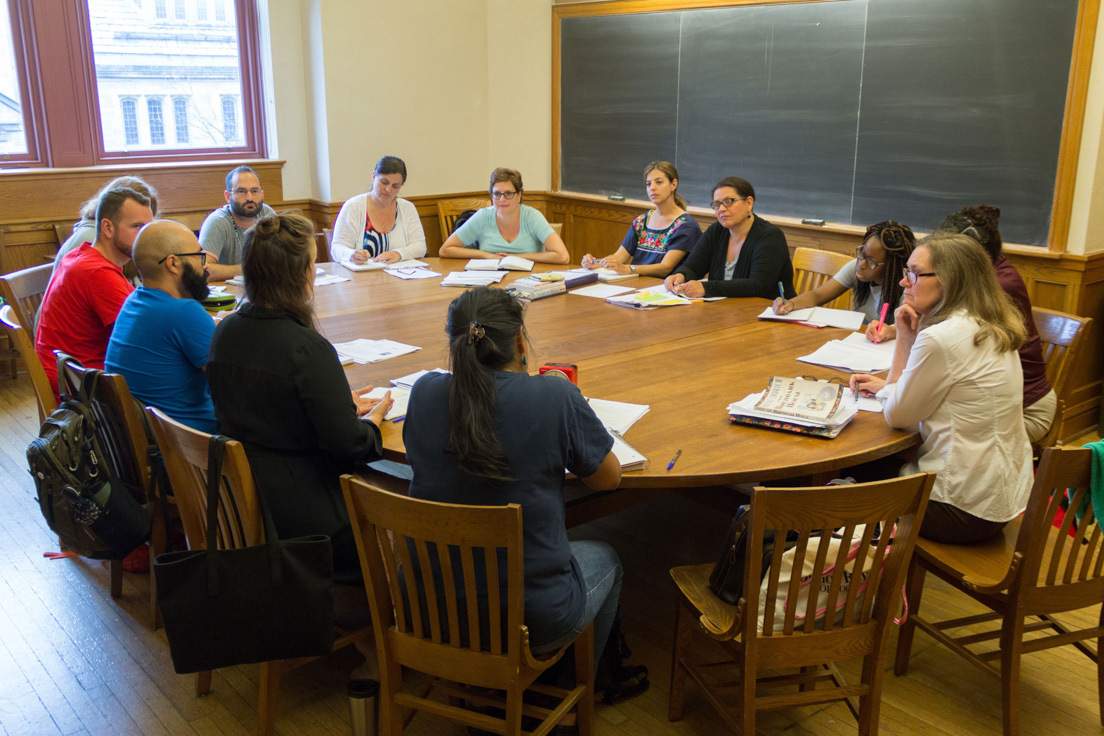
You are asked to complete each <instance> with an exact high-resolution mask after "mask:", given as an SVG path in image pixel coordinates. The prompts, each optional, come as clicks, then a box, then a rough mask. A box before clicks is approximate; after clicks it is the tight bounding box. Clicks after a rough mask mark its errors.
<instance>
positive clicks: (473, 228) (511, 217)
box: [439, 168, 570, 264]
mask: <svg viewBox="0 0 1104 736" xmlns="http://www.w3.org/2000/svg"><path fill="white" fill-rule="evenodd" d="M523 189H524V187H523V186H522V184H521V174H520V173H518V172H517V171H514V170H513V169H503V168H498V169H495V170H494V171H492V172H491V189H490V195H491V200H492V202H493V203H492V204H491V206H490V207H484V208H483V209H481V210H479V211H478V212H476V213H475V214H474V215H472V216H471V217H470V218H468V221H467V222H465V223H464V224H463V225H461V226H460V227H458V228H457V229H456V232H454V233H453V234H452V235H450V236H449V237H448V240H446V241H445V242H444V244H443V245H442V246H441V251H440V253H439V255H440V256H441V258H501V257H502V256H517V257H518V258H525V259H527V260H530V261H534V262H536V263H557V264H563V263H569V262H570V256H568V254H567V246H566V245H564V242H563V240H561V239H560V236H559V235H557V234H556V232H555V231H554V230H553V229H552V226H551V225H549V224H548V220H546V219H544V215H542V214H541V213H540V212H539V211H537V210H535V209H533V208H532V207H530V206H528V205H525V204H522V203H521V196H522V195H521V193H522V191H523Z"/></svg>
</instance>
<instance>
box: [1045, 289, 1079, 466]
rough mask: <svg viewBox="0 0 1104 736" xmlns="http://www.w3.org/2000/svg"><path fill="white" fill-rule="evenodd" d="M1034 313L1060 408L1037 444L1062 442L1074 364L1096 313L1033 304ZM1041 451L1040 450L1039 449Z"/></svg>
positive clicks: (1049, 444)
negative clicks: (1087, 314) (1085, 314)
mask: <svg viewBox="0 0 1104 736" xmlns="http://www.w3.org/2000/svg"><path fill="white" fill-rule="evenodd" d="M1031 316H1032V317H1033V318H1034V320H1035V327H1036V329H1038V330H1039V338H1040V339H1041V340H1042V343H1043V361H1044V362H1045V363H1046V374H1047V380H1048V381H1050V385H1051V387H1052V388H1053V389H1054V393H1055V394H1056V395H1057V396H1058V409H1057V411H1055V412H1054V423H1053V424H1051V425H1050V431H1049V432H1047V433H1046V436H1045V437H1043V438H1042V439H1041V440H1039V443H1038V445H1037V448H1043V447H1050V446H1052V445H1061V444H1062V443H1061V439H1062V438H1061V433H1062V419H1063V417H1064V415H1065V411H1066V392H1067V389H1068V386H1069V377H1070V374H1071V368H1072V366H1074V365H1075V364H1076V362H1077V357H1078V356H1079V355H1080V354H1081V345H1082V343H1083V342H1084V339H1085V334H1086V333H1087V332H1088V331H1089V326H1090V325H1091V324H1092V317H1078V316H1076V315H1072V314H1064V313H1062V312H1055V311H1053V310H1051V309H1043V308H1042V307H1032V308H1031ZM1036 455H1038V453H1036Z"/></svg>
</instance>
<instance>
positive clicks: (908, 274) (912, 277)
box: [901, 268, 936, 286]
mask: <svg viewBox="0 0 1104 736" xmlns="http://www.w3.org/2000/svg"><path fill="white" fill-rule="evenodd" d="M901 270H902V271H903V272H904V277H905V281H907V282H908V284H909V286H916V281H917V280H918V279H922V278H926V277H928V276H935V275H936V274H935V271H929V272H928V273H917V272H916V271H913V270H912V269H910V268H903V269H901Z"/></svg>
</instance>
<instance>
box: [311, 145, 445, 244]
mask: <svg viewBox="0 0 1104 736" xmlns="http://www.w3.org/2000/svg"><path fill="white" fill-rule="evenodd" d="M405 183H406V164H405V163H404V162H403V160H402V159H401V158H398V157H396V156H384V157H383V158H381V159H380V160H379V162H378V163H376V168H375V170H374V171H373V172H372V188H371V189H370V190H368V192H367V193H366V194H358V195H357V196H355V197H353V198H352V199H349V200H347V201H346V202H345V204H343V205H341V211H340V212H339V213H337V222H336V223H335V224H334V232H333V242H332V243H331V244H330V257H331V258H332V259H333V260H334V261H335V262H337V263H354V264H358V265H359V264H362V263H366V262H368V261H370V260H371V261H378V262H382V263H395V262H397V261H403V260H406V259H408V258H421V257H422V256H424V255H425V254H426V238H425V231H424V230H422V220H421V218H420V217H418V209H417V208H416V207H415V206H414V204H413V203H412V202H409V201H407V200H405V199H399V190H400V189H402V187H403V184H405Z"/></svg>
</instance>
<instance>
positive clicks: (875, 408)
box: [858, 396, 882, 414]
mask: <svg viewBox="0 0 1104 736" xmlns="http://www.w3.org/2000/svg"><path fill="white" fill-rule="evenodd" d="M858 401H859V411H869V412H873V413H875V414H881V413H882V402H880V401H878V400H877V399H875V398H874V397H873V396H860V397H859V400H858Z"/></svg>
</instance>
